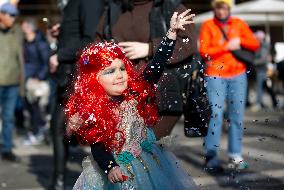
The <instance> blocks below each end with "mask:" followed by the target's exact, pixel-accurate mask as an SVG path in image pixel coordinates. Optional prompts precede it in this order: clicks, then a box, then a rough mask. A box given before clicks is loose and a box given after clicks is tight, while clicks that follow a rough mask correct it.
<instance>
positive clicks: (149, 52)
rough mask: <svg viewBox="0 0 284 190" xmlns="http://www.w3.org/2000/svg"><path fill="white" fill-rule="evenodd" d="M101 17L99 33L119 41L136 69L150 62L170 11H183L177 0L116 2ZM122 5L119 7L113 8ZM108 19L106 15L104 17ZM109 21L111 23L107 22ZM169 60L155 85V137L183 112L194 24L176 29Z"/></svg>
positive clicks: (194, 46)
mask: <svg viewBox="0 0 284 190" xmlns="http://www.w3.org/2000/svg"><path fill="white" fill-rule="evenodd" d="M114 2H115V3H114V4H112V6H110V7H109V9H107V10H108V11H109V12H108V13H105V16H104V17H102V18H101V21H100V24H99V27H98V34H99V36H101V37H103V38H107V39H110V38H112V39H113V40H114V41H116V42H118V44H119V46H121V47H122V48H123V50H124V51H125V53H126V56H127V57H128V58H129V59H130V60H131V61H133V63H134V64H135V68H136V69H137V70H138V71H143V68H144V67H145V66H146V65H147V64H148V63H149V61H150V60H151V59H152V56H153V55H154V52H156V51H157V48H158V45H159V43H160V41H161V39H162V37H163V36H164V35H165V34H166V30H167V28H168V25H169V21H170V17H171V15H172V13H173V12H178V13H181V12H183V11H185V10H186V8H185V6H184V5H183V4H182V3H181V1H180V0H124V1H116V0H114ZM119 5H120V6H121V10H117V9H115V7H117V6H119ZM107 16H108V17H109V18H106V17H107ZM107 21H109V22H110V23H107ZM177 36H178V37H177V42H176V46H175V49H174V53H173V56H172V60H171V62H172V63H173V64H171V65H169V66H167V67H166V69H165V71H164V75H163V76H162V78H161V79H160V82H159V84H158V91H159V92H158V101H159V115H160V121H159V123H158V124H157V126H156V127H155V128H154V130H155V133H156V136H157V138H158V139H159V138H161V137H163V136H166V135H169V134H170V133H171V131H172V129H173V127H174V126H175V124H176V122H177V121H178V120H179V118H180V116H181V114H182V111H183V102H182V90H183V87H184V86H185V83H186V81H187V79H186V77H184V76H185V75H183V74H181V73H182V72H184V73H188V70H189V69H190V66H189V65H188V63H189V62H190V61H191V60H192V57H193V54H194V53H195V52H196V51H197V40H196V35H195V31H194V25H189V26H185V30H184V31H178V34H177Z"/></svg>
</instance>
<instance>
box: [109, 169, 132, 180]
mask: <svg viewBox="0 0 284 190" xmlns="http://www.w3.org/2000/svg"><path fill="white" fill-rule="evenodd" d="M127 179H128V177H127V176H126V175H124V173H123V172H122V171H121V169H120V167H119V166H115V167H113V168H112V169H111V170H110V172H109V174H108V180H109V181H110V182H111V183H117V182H123V181H126V180H127Z"/></svg>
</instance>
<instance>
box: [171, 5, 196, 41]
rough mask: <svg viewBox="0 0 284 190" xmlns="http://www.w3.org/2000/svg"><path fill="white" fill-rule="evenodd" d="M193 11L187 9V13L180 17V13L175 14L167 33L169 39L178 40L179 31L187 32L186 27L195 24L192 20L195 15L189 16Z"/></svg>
mask: <svg viewBox="0 0 284 190" xmlns="http://www.w3.org/2000/svg"><path fill="white" fill-rule="evenodd" d="M190 11H191V9H187V10H186V11H184V12H182V13H181V14H179V15H178V12H174V14H173V16H172V18H171V21H170V29H169V31H168V33H167V37H168V38H170V39H173V40H175V39H176V32H177V31H178V30H185V28H184V26H185V25H189V24H192V23H194V21H193V20H192V18H193V17H194V16H195V14H188V13H190Z"/></svg>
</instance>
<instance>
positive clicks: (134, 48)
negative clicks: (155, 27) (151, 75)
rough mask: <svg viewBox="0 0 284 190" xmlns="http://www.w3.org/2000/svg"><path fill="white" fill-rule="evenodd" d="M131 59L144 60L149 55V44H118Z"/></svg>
mask: <svg viewBox="0 0 284 190" xmlns="http://www.w3.org/2000/svg"><path fill="white" fill-rule="evenodd" d="M118 45H119V46H120V47H122V49H123V51H124V52H125V55H126V57H128V58H129V59H131V60H133V59H139V58H144V57H147V56H148V55H149V44H148V43H142V42H120V43H118Z"/></svg>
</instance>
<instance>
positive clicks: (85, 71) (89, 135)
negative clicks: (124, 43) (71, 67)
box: [65, 42, 158, 152]
mask: <svg viewBox="0 0 284 190" xmlns="http://www.w3.org/2000/svg"><path fill="white" fill-rule="evenodd" d="M117 58H118V59H121V60H122V61H123V62H124V64H125V68H126V71H127V74H128V88H127V89H126V90H125V91H124V92H123V93H122V94H121V96H120V97H109V96H108V95H107V94H106V92H105V90H104V89H103V87H102V86H101V85H100V84H99V82H98V80H97V74H98V72H99V71H100V70H102V69H104V68H106V67H108V66H110V64H111V62H112V61H113V60H114V59H117ZM77 69H78V71H77V74H78V76H77V77H76V81H75V84H74V86H73V92H72V94H70V97H69V100H68V102H67V104H66V109H65V113H66V116H67V119H70V118H71V117H72V116H73V115H74V114H75V113H78V114H79V116H80V117H81V119H83V121H87V122H84V123H83V125H82V126H81V127H80V128H79V129H78V130H76V131H73V132H74V133H75V134H77V136H78V139H79V140H80V142H81V143H83V144H92V143H96V142H103V144H104V145H105V148H106V149H107V150H109V151H113V150H116V151H118V152H119V151H121V149H122V146H123V144H124V143H125V139H126V138H125V133H124V131H123V130H122V129H120V128H119V126H118V124H119V123H120V122H121V121H120V120H121V118H120V114H119V112H117V110H118V108H119V106H120V104H121V102H125V101H126V102H129V101H133V100H134V101H135V102H136V110H137V112H138V115H139V116H141V118H142V119H143V122H145V124H146V125H148V126H153V125H154V124H155V123H156V122H157V119H158V109H157V103H156V99H155V87H154V86H153V85H152V84H150V83H148V82H147V81H146V80H144V78H143V76H139V75H138V74H137V73H140V72H136V71H134V70H133V65H132V63H131V62H130V60H129V59H128V58H127V57H126V56H125V54H124V52H123V51H122V50H121V48H120V47H119V46H118V45H117V44H115V43H112V42H103V43H102V42H101V43H93V44H90V45H89V46H87V47H86V48H85V49H84V50H83V51H82V52H81V55H80V57H79V60H78V67H77ZM149 100H151V101H149Z"/></svg>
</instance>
